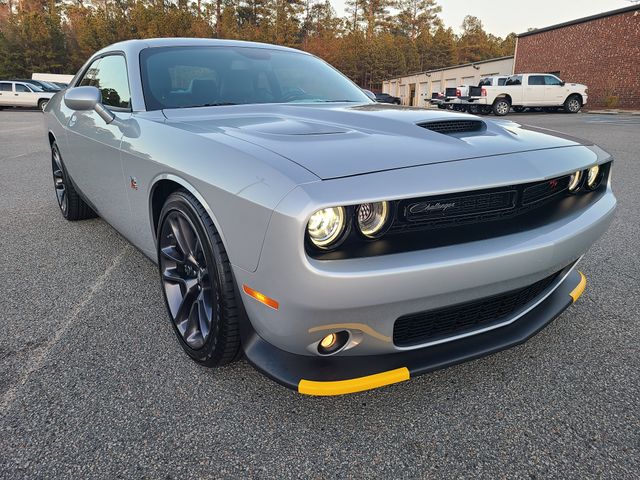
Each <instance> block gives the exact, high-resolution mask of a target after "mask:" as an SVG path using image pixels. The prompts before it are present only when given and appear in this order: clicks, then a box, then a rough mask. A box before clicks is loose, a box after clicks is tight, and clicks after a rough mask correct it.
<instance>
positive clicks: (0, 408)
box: [0, 246, 132, 414]
mask: <svg viewBox="0 0 640 480" xmlns="http://www.w3.org/2000/svg"><path fill="white" fill-rule="evenodd" d="M131 248H132V247H130V246H126V247H125V248H123V249H122V251H121V252H120V253H119V254H118V256H117V257H116V258H115V259H114V260H113V262H111V264H110V265H109V266H108V267H107V268H106V269H105V271H104V272H103V273H102V275H100V276H99V277H98V278H97V279H96V281H95V283H94V284H93V285H92V286H91V288H90V289H89V292H88V293H87V295H86V296H85V297H84V299H83V300H82V301H81V302H80V303H79V304H78V305H76V306H75V308H74V309H73V310H72V311H71V312H70V314H69V316H68V317H67V320H66V322H64V323H63V324H62V326H61V327H60V329H58V330H57V331H56V333H55V335H54V336H53V337H52V338H51V339H50V340H49V341H48V342H47V343H46V344H45V345H44V347H42V348H41V349H40V352H38V353H37V354H36V355H34V356H33V357H32V360H31V362H29V364H28V365H27V367H26V368H25V369H24V370H23V372H22V375H21V376H20V380H19V381H18V382H16V383H15V384H13V385H12V386H11V387H10V388H9V389H7V391H6V392H5V394H4V395H3V396H2V404H1V405H0V413H3V414H4V413H6V411H7V408H8V407H9V405H11V404H12V403H13V401H14V400H15V398H16V395H17V394H18V390H20V388H21V387H22V386H23V385H25V384H26V383H27V381H28V380H29V377H30V376H31V374H32V373H34V372H37V371H38V370H40V368H42V365H43V364H44V361H45V360H46V358H47V356H48V355H49V352H50V351H51V349H52V348H53V347H54V346H55V345H56V344H57V343H58V342H59V341H60V339H61V338H62V336H63V335H64V334H65V333H66V332H67V330H69V327H71V324H73V322H74V321H75V320H76V319H77V318H78V316H79V315H80V313H81V312H82V310H83V309H84V307H85V306H86V305H87V304H88V303H89V302H90V301H91V300H92V299H93V297H94V296H95V295H96V293H98V291H99V290H100V289H101V288H102V287H103V286H104V284H105V283H106V281H107V279H108V278H109V275H111V272H112V271H113V270H114V269H115V268H116V267H117V266H119V265H120V262H121V261H122V259H123V258H124V257H125V255H126V254H127V253H128V252H129V251H131Z"/></svg>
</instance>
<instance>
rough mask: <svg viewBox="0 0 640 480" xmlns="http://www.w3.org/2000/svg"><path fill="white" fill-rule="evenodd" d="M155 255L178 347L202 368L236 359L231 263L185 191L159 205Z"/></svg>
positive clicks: (236, 311)
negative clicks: (160, 208)
mask: <svg viewBox="0 0 640 480" xmlns="http://www.w3.org/2000/svg"><path fill="white" fill-rule="evenodd" d="M157 254H158V267H159V271H160V279H161V283H162V293H163V296H164V300H165V306H166V308H167V312H168V314H169V318H170V319H171V323H172V325H173V328H174V332H175V333H176V336H177V337H178V341H179V343H180V345H181V346H182V348H183V350H184V351H185V352H186V353H187V355H189V357H191V359H193V360H195V361H196V362H198V363H200V364H201V365H204V366H206V367H217V366H222V365H225V364H227V363H230V362H232V361H234V360H235V359H237V358H238V356H239V353H240V328H239V323H240V318H241V317H240V316H241V312H242V307H241V301H240V299H239V298H237V296H236V288H235V279H234V277H233V273H232V271H231V264H230V262H229V258H228V256H227V252H226V250H225V248H224V245H223V244H222V240H221V238H220V235H219V234H218V231H217V230H216V227H215V226H214V224H213V222H212V221H211V219H210V218H209V216H208V215H207V212H206V211H205V209H204V208H203V207H202V205H200V203H199V202H198V200H196V198H195V197H194V196H193V195H191V194H190V193H189V192H187V191H185V190H182V189H181V190H177V191H176V192H174V193H172V194H171V195H170V196H169V198H167V201H166V202H165V204H164V206H163V207H162V211H161V212H160V221H159V222H158V232H157Z"/></svg>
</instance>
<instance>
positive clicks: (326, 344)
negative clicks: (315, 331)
mask: <svg viewBox="0 0 640 480" xmlns="http://www.w3.org/2000/svg"><path fill="white" fill-rule="evenodd" d="M348 341H349V332H347V331H346V330H341V331H339V332H334V333H330V334H329V335H326V336H325V337H324V338H323V339H322V340H320V343H319V344H318V353H319V354H320V355H330V354H332V353H335V352H337V351H338V350H341V349H342V347H344V346H345V345H346V344H347V342H348Z"/></svg>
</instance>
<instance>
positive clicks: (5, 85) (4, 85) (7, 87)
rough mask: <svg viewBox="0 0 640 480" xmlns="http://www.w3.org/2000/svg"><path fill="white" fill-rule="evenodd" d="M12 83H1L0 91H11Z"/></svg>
mask: <svg viewBox="0 0 640 480" xmlns="http://www.w3.org/2000/svg"><path fill="white" fill-rule="evenodd" d="M11 91H12V89H11V84H10V83H0V92H11Z"/></svg>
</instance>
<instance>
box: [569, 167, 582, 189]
mask: <svg viewBox="0 0 640 480" xmlns="http://www.w3.org/2000/svg"><path fill="white" fill-rule="evenodd" d="M581 180H582V171H580V170H578V171H577V172H574V173H573V174H572V175H571V177H570V178H569V191H570V192H571V193H575V192H577V191H578V190H579V189H580V183H581Z"/></svg>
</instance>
